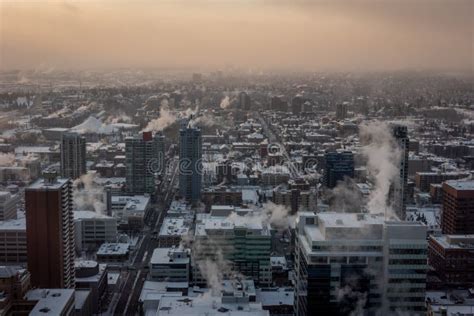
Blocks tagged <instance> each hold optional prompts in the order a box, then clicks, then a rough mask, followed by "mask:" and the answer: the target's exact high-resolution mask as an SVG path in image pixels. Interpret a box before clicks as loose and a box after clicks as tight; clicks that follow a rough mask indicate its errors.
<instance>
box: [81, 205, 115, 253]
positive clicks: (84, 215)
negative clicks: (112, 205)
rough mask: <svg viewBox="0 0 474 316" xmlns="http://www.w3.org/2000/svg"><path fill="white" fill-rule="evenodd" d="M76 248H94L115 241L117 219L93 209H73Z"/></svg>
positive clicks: (86, 249)
mask: <svg viewBox="0 0 474 316" xmlns="http://www.w3.org/2000/svg"><path fill="white" fill-rule="evenodd" d="M74 225H75V234H76V248H78V250H79V251H82V250H85V251H88V250H96V249H97V248H98V247H99V246H100V245H102V244H103V243H107V242H115V241H117V219H115V218H114V217H110V216H107V215H103V214H99V213H97V212H93V211H74Z"/></svg>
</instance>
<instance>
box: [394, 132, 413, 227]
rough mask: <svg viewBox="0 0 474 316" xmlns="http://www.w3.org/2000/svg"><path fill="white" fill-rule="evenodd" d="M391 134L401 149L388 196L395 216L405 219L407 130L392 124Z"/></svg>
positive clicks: (406, 198) (408, 141)
mask: <svg viewBox="0 0 474 316" xmlns="http://www.w3.org/2000/svg"><path fill="white" fill-rule="evenodd" d="M392 135H393V137H394V138H395V140H396V141H397V143H398V146H399V148H400V150H401V155H400V167H399V169H400V174H399V177H398V178H397V179H396V181H394V183H393V184H392V186H391V188H390V191H391V192H390V196H391V197H392V205H393V209H394V210H395V212H396V214H397V216H398V217H399V218H400V219H402V220H403V219H405V215H406V214H405V213H406V204H407V200H408V151H409V150H408V146H409V143H410V140H409V139H408V130H407V127H406V126H403V125H394V126H392Z"/></svg>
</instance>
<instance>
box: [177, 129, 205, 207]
mask: <svg viewBox="0 0 474 316" xmlns="http://www.w3.org/2000/svg"><path fill="white" fill-rule="evenodd" d="M201 159H202V142H201V130H200V129H199V128H192V127H189V126H188V127H185V126H182V128H181V129H180V131H179V193H180V195H181V196H182V197H183V198H185V199H186V201H188V202H191V203H194V202H197V201H199V200H200V199H201V181H202V161H201Z"/></svg>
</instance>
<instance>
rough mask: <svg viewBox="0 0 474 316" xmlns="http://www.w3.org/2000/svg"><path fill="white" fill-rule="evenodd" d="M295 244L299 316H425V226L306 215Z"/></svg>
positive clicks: (337, 215) (341, 215)
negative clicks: (393, 315)
mask: <svg viewBox="0 0 474 316" xmlns="http://www.w3.org/2000/svg"><path fill="white" fill-rule="evenodd" d="M295 243H296V248H295V271H296V289H295V315H297V316H305V315H378V313H380V315H383V314H387V315H388V314H394V313H395V312H400V313H406V314H407V315H408V314H409V315H425V286H426V270H427V264H426V260H427V254H426V253H427V241H426V226H424V225H423V224H421V223H417V222H404V221H386V220H385V216H384V215H383V214H377V215H374V214H362V213H359V214H357V213H329V212H328V213H318V214H315V213H309V212H308V213H302V214H300V216H299V218H298V221H297V227H296V242H295Z"/></svg>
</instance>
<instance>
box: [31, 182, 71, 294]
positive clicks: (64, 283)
mask: <svg viewBox="0 0 474 316" xmlns="http://www.w3.org/2000/svg"><path fill="white" fill-rule="evenodd" d="M44 177H45V178H44V179H39V180H37V181H36V182H34V183H33V184H32V185H30V186H29V187H28V188H26V190H25V204H26V233H27V250H28V270H29V271H30V273H31V283H32V285H33V286H35V287H41V288H74V284H75V281H74V259H75V243H74V215H73V211H72V204H73V199H72V184H71V181H70V180H69V179H65V178H56V177H55V174H54V173H51V174H44Z"/></svg>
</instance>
